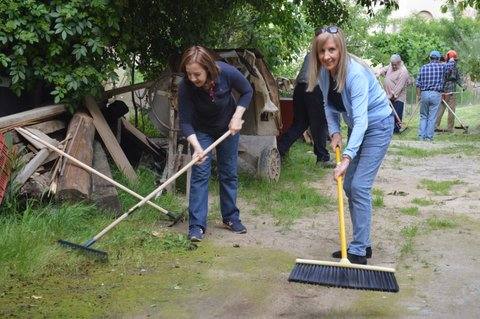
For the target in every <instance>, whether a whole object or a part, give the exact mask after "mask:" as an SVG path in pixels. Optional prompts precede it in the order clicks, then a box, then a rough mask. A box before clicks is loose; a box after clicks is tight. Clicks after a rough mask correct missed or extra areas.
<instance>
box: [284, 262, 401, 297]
mask: <svg viewBox="0 0 480 319" xmlns="http://www.w3.org/2000/svg"><path fill="white" fill-rule="evenodd" d="M288 281H291V282H300V283H306V284H313V285H321V286H328V287H338V288H348V289H362V290H373V291H384V292H398V290H399V288H398V284H397V280H396V279H395V269H392V268H385V267H377V266H367V265H358V264H352V263H350V262H349V261H348V259H347V260H341V261H340V262H330V261H317V260H308V259H297V260H296V263H295V267H294V268H293V270H292V272H291V273H290V277H289V278H288Z"/></svg>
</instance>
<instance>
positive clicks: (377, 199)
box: [372, 188, 385, 208]
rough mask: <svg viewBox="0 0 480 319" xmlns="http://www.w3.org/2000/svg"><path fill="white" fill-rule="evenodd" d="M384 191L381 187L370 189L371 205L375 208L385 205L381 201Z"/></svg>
mask: <svg viewBox="0 0 480 319" xmlns="http://www.w3.org/2000/svg"><path fill="white" fill-rule="evenodd" d="M383 196H384V192H383V191H382V190H381V189H378V188H374V189H373V191H372V205H373V207H376V208H381V207H385V203H384V201H383Z"/></svg>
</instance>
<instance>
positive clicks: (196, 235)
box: [188, 226, 203, 242]
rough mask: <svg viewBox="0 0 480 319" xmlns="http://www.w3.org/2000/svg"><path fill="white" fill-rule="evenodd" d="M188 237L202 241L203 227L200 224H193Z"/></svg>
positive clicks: (191, 239)
mask: <svg viewBox="0 0 480 319" xmlns="http://www.w3.org/2000/svg"><path fill="white" fill-rule="evenodd" d="M188 239H190V241H195V242H200V241H202V239H203V229H202V227H200V226H191V227H190V229H189V230H188Z"/></svg>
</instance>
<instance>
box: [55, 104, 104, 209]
mask: <svg viewBox="0 0 480 319" xmlns="http://www.w3.org/2000/svg"><path fill="white" fill-rule="evenodd" d="M75 132H76V133H77V134H76V135H75V136H74V137H73V138H72V140H70V143H71V145H72V147H71V149H70V151H69V155H71V156H73V157H75V158H77V159H78V160H79V161H81V162H83V163H85V164H86V165H88V166H91V165H92V159H93V138H94V137H95V126H94V125H93V119H92V118H91V117H90V116H89V115H88V114H87V113H85V112H81V111H79V112H76V113H75V114H74V115H73V118H72V120H71V121H70V124H69V125H68V133H67V135H68V134H70V135H74V133H75ZM91 182H92V179H91V175H90V172H88V171H86V170H85V169H83V168H82V167H79V166H78V165H75V164H74V163H72V162H67V163H66V165H65V171H64V173H63V175H61V176H60V178H59V179H58V185H57V193H56V196H57V198H59V199H61V200H82V199H90V194H91Z"/></svg>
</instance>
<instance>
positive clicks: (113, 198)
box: [92, 141, 122, 215]
mask: <svg viewBox="0 0 480 319" xmlns="http://www.w3.org/2000/svg"><path fill="white" fill-rule="evenodd" d="M93 168H94V169H95V170H97V171H99V172H100V173H102V174H104V175H106V176H108V177H109V178H112V172H111V171H110V165H109V164H108V159H107V155H106V154H105V151H104V150H103V147H102V144H101V143H100V142H98V141H94V143H93ZM92 201H93V202H94V203H96V204H97V206H99V207H101V208H103V209H105V210H110V211H113V212H114V213H116V214H118V215H120V214H121V212H122V207H121V205H120V201H119V200H118V193H117V189H116V188H115V186H114V185H113V184H112V183H110V182H109V181H107V180H105V179H104V178H101V177H99V176H97V175H96V174H93V175H92Z"/></svg>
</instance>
